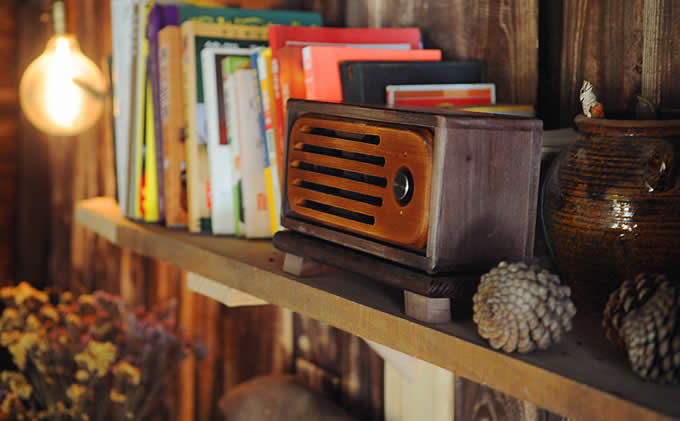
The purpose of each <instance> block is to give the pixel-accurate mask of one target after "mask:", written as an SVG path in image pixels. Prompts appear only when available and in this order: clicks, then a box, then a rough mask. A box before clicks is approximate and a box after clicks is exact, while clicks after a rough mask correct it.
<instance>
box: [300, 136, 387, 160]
mask: <svg viewBox="0 0 680 421" xmlns="http://www.w3.org/2000/svg"><path fill="white" fill-rule="evenodd" d="M297 140H298V142H300V143H304V144H306V145H316V146H325V147H327V148H335V149H342V150H345V151H348V152H358V153H367V154H376V155H378V154H380V146H378V145H372V144H366V143H360V142H354V141H349V140H345V139H338V138H333V137H323V136H318V135H313V134H309V133H300V135H299V136H298V137H297ZM383 152H384V151H383Z"/></svg>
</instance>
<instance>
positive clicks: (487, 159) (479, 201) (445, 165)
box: [281, 100, 542, 273]
mask: <svg viewBox="0 0 680 421" xmlns="http://www.w3.org/2000/svg"><path fill="white" fill-rule="evenodd" d="M287 110H288V120H287V128H286V130H287V136H286V145H285V160H284V180H283V183H282V189H283V201H282V212H281V222H282V225H283V226H284V227H287V228H290V229H292V230H295V231H298V232H301V233H304V234H308V235H311V236H314V237H318V238H322V239H324V240H327V241H331V242H334V243H337V244H341V245H344V246H347V247H351V248H353V249H356V250H359V251H363V252H366V253H369V254H372V255H375V256H379V257H382V258H384V259H388V260H391V261H393V262H396V263H400V264H403V265H406V266H410V267H413V268H417V269H420V270H423V271H426V272H428V273H439V272H459V271H471V270H480V269H485V268H488V267H491V266H493V265H495V264H496V263H498V261H500V260H502V259H512V260H529V259H530V258H531V256H532V255H533V244H534V230H535V221H536V203H537V195H538V179H539V166H540V153H541V132H542V123H541V121H540V120H537V119H532V118H518V117H501V116H498V115H490V114H476V113H448V112H446V111H444V110H441V111H440V110H429V109H427V110H426V109H415V108H414V109H403V108H402V109H392V108H385V107H379V106H375V107H372V106H357V105H348V104H331V103H321V102H313V101H302V100H290V101H289V102H288V106H287Z"/></svg>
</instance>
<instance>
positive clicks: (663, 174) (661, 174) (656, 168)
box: [644, 140, 676, 193]
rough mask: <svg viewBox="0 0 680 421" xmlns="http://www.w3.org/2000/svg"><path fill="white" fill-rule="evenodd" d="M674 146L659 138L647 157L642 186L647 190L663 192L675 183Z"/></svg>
mask: <svg viewBox="0 0 680 421" xmlns="http://www.w3.org/2000/svg"><path fill="white" fill-rule="evenodd" d="M675 175H676V174H675V147H674V145H673V143H671V142H668V141H666V140H660V141H659V142H657V143H656V146H655V147H654V149H653V150H652V154H651V156H650V157H649V158H648V159H647V166H646V168H645V176H644V187H645V189H647V191H648V192H650V193H652V192H665V191H668V190H670V189H672V188H673V187H675V185H676V180H675V179H676V177H675Z"/></svg>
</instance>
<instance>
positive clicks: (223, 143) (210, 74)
mask: <svg viewBox="0 0 680 421" xmlns="http://www.w3.org/2000/svg"><path fill="white" fill-rule="evenodd" d="M255 51H256V50H254V49H250V48H236V47H234V48H225V47H205V48H203V50H202V51H201V64H202V69H203V70H202V71H203V93H204V101H205V106H206V118H205V124H206V127H205V128H204V132H205V133H206V137H207V143H208V145H207V146H208V162H209V165H210V202H211V220H212V232H213V234H236V213H235V211H234V178H233V175H234V166H233V158H232V156H231V147H230V146H229V142H228V139H223V137H224V136H225V135H226V134H227V133H229V132H230V131H231V130H232V129H233V127H231V126H230V125H229V123H227V124H226V132H222V131H221V130H220V120H223V121H224V120H226V119H227V117H226V110H227V109H228V108H229V106H230V105H229V101H228V98H227V95H226V92H225V90H224V84H225V82H226V80H227V79H228V76H227V75H226V74H224V73H223V72H222V68H221V67H222V65H221V63H222V60H223V59H224V58H226V57H229V56H248V57H249V56H250V55H251V54H253V53H254V52H255ZM220 101H222V106H220V105H221V104H220ZM220 110H223V114H222V115H220ZM199 130H201V128H199Z"/></svg>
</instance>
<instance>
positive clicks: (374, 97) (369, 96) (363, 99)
mask: <svg viewBox="0 0 680 421" xmlns="http://www.w3.org/2000/svg"><path fill="white" fill-rule="evenodd" d="M340 78H341V81H342V97H343V102H348V103H353V104H380V105H384V104H385V103H386V102H387V96H386V94H385V87H386V86H387V85H422V84H442V83H483V82H486V64H485V63H484V62H483V61H343V62H342V63H340Z"/></svg>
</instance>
